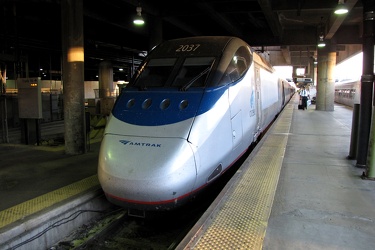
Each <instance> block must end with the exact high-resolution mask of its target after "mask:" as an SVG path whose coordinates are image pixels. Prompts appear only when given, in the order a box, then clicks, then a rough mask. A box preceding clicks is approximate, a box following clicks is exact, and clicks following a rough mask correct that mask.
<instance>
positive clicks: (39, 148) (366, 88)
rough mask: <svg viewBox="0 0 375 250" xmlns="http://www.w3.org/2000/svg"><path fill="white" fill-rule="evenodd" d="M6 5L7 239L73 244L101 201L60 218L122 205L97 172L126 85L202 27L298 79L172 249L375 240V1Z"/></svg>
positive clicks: (353, 244) (362, 245)
mask: <svg viewBox="0 0 375 250" xmlns="http://www.w3.org/2000/svg"><path fill="white" fill-rule="evenodd" d="M0 9H1V12H0V23H1V24H2V25H1V27H2V32H0V49H1V50H0V80H1V81H0V86H1V89H0V113H1V114H0V117H1V127H0V135H1V137H0V156H1V158H0V197H1V200H2V202H0V221H1V224H0V249H64V248H59V247H61V246H62V245H61V244H60V245H58V247H57V245H56V244H59V243H58V242H59V241H60V243H61V240H62V238H61V237H64V236H67V235H69V234H71V232H73V231H75V230H77V228H79V227H80V226H82V225H83V224H87V223H88V222H90V221H92V220H95V219H96V218H97V217H98V214H99V213H95V212H93V213H87V212H84V213H82V214H83V215H82V216H77V217H78V219H76V220H74V219H72V220H71V221H69V222H67V223H62V224H61V225H58V226H56V225H55V223H56V222H60V221H61V220H63V219H64V218H67V217H68V218H70V216H71V215H72V214H73V215H74V214H75V213H76V212H78V213H79V211H107V210H108V209H111V208H112V209H113V204H111V203H110V202H108V201H107V200H106V198H105V197H104V194H103V190H102V188H101V186H100V184H99V181H98V177H97V171H98V155H99V151H100V145H101V142H102V139H103V136H104V133H105V129H106V125H107V123H108V120H109V117H110V116H111V114H112V113H111V112H112V108H113V107H114V105H115V103H116V100H117V99H118V97H119V96H120V95H121V91H122V89H124V88H126V86H127V84H128V83H129V82H131V81H132V79H133V77H134V76H135V75H136V74H137V72H138V71H139V70H140V68H139V66H140V65H141V64H142V62H143V61H144V60H145V59H146V58H147V56H148V55H149V54H150V53H151V51H152V50H153V48H154V47H155V46H157V45H159V44H160V43H162V42H164V41H167V40H172V39H177V38H184V37H203V36H204V37H206V36H207V37H210V36H228V37H238V38H240V39H242V40H243V41H245V42H246V43H247V44H249V45H250V46H251V48H252V52H253V53H257V54H259V56H260V57H261V58H263V60H265V61H266V62H268V63H269V64H271V65H272V66H274V67H275V68H276V69H277V70H278V69H281V68H283V69H284V68H287V69H288V71H287V72H288V73H287V75H286V74H285V72H283V73H284V74H283V75H282V77H283V78H285V79H286V80H287V81H288V82H291V83H293V84H294V86H295V87H296V88H295V91H296V92H295V94H294V95H293V97H292V98H291V99H290V100H289V102H288V103H287V104H286V105H285V107H284V108H283V110H282V111H281V113H280V114H278V115H277V118H276V119H275V121H274V123H273V124H272V125H271V126H270V127H269V128H268V130H267V133H265V135H264V136H262V139H261V140H260V141H259V142H258V144H257V145H256V146H255V148H254V149H253V150H252V151H251V152H249V154H248V158H246V159H245V160H244V161H243V163H242V164H241V166H240V167H239V169H238V170H237V171H236V172H235V173H234V175H233V177H232V178H231V179H230V180H229V181H228V183H227V184H226V185H225V187H224V188H223V189H222V191H221V192H219V194H218V196H217V197H216V198H215V199H214V201H213V202H212V204H211V205H210V206H209V207H208V208H207V210H206V211H205V212H204V213H202V215H201V216H200V218H198V219H197V221H196V222H195V223H193V225H192V226H191V228H190V229H189V230H185V231H184V232H185V233H184V235H183V236H179V237H177V238H178V241H177V240H176V242H173V244H172V245H171V246H170V247H166V248H165V249H267V250H268V249H270V250H271V249H371V248H372V247H373V245H374V244H375V237H374V236H375V230H374V228H375V225H374V223H375V212H374V211H375V210H374V208H375V182H374V180H375V162H374V159H375V158H374V155H373V154H374V152H375V151H374V149H373V140H375V136H374V134H373V133H374V132H373V130H374V128H373V125H372V116H373V88H374V87H373V82H374V45H375V42H374V41H375V40H374V34H375V32H374V31H375V23H374V22H375V14H374V13H375V3H374V1H373V0H362V1H360V0H326V1H318V0H312V1H306V0H233V1H229V0H204V1H195V0H189V1H151V0H140V1H138V0H137V1H134V0H109V1H104V0H95V1H90V0H79V1H74V0H35V1H27V0H4V1H1V4H0ZM338 9H345V11H343V10H341V11H342V12H343V13H336V11H337V10H338ZM359 54H360V55H361V58H360V61H359V62H358V63H352V64H353V65H352V68H350V65H349V69H350V70H347V69H345V70H343V69H342V68H340V67H339V66H340V65H343V64H344V63H345V62H347V61H349V60H350V59H353V58H356V57H357V56H358V55H359ZM354 64H355V65H354ZM359 64H360V65H359ZM357 68H358V70H357ZM277 70H276V71H277ZM354 72H355V79H348V76H349V75H350V76H351V75H352V74H351V73H354ZM340 81H342V84H341V85H340V86H339V83H340ZM352 83H354V84H356V85H355V86H354V85H353V84H352ZM349 84H350V86H349ZM353 86H354V87H353ZM301 89H308V90H309V91H310V94H311V96H309V98H310V100H309V102H308V105H309V106H308V107H307V108H306V110H300V109H298V106H299V104H300V94H299V91H300V90H301ZM373 151H374V152H373ZM129 213H130V212H129ZM59 237H60V238H59ZM156 245H157V244H156ZM117 247H118V246H117ZM148 247H149V248H148V249H164V248H163V247H162V248H158V247H160V246H158V247H155V248H153V246H152V245H151V247H150V246H148ZM65 249H68V248H65ZM97 249H100V248H97ZM102 249H111V248H104V247H103V248H102ZM114 249H115V248H114ZM117 249H118V248H117ZM123 249H129V248H127V246H126V245H125V246H124V248H123ZM141 249H142V248H141Z"/></svg>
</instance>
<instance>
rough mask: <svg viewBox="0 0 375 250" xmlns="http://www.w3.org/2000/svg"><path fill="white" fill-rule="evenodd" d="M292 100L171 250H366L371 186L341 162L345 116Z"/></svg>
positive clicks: (340, 109)
mask: <svg viewBox="0 0 375 250" xmlns="http://www.w3.org/2000/svg"><path fill="white" fill-rule="evenodd" d="M297 105H298V96H295V97H293V99H292V100H291V102H290V103H289V104H288V105H287V106H286V108H285V109H284V111H283V112H282V114H281V115H280V116H279V118H278V119H277V121H276V122H275V124H274V125H273V126H272V127H271V128H270V130H269V132H268V133H267V135H266V136H265V137H264V138H263V139H262V141H261V143H260V144H259V145H258V146H259V147H257V148H256V149H255V150H254V152H253V153H251V154H250V156H249V158H248V160H246V161H245V163H244V164H243V166H241V168H240V169H239V171H238V173H237V174H236V175H235V176H234V178H232V180H231V181H230V182H229V183H228V184H227V186H226V187H225V189H224V190H223V191H222V192H221V194H220V195H219V197H218V198H217V199H216V200H215V202H214V203H213V204H212V206H211V207H210V208H209V209H208V210H207V212H206V213H205V215H204V216H203V217H202V218H201V219H200V220H199V221H198V222H197V224H196V225H195V226H194V227H193V229H192V230H191V231H190V232H189V234H188V235H187V236H186V237H185V239H184V240H183V241H182V242H181V243H180V245H179V246H178V247H177V249H267V250H268V249H269V250H271V249H272V250H274V249H288V250H290V249H364V250H365V249H366V250H367V249H373V248H374V245H375V237H374V236H375V182H374V181H370V180H363V179H361V175H362V172H363V171H364V170H363V169H358V168H356V167H355V163H356V162H355V161H353V160H347V159H346V157H347V156H348V153H349V146H350V135H351V120H352V109H351V108H347V107H345V106H342V105H335V111H333V112H327V111H317V110H315V105H311V106H309V107H308V109H307V110H298V109H297Z"/></svg>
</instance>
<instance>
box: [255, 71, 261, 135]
mask: <svg viewBox="0 0 375 250" xmlns="http://www.w3.org/2000/svg"><path fill="white" fill-rule="evenodd" d="M254 70H255V72H254V76H255V106H256V131H255V133H254V141H255V140H256V139H257V137H258V136H259V134H260V132H261V122H262V102H261V100H260V97H261V95H260V90H261V86H260V84H261V81H260V68H259V66H258V65H255V68H254Z"/></svg>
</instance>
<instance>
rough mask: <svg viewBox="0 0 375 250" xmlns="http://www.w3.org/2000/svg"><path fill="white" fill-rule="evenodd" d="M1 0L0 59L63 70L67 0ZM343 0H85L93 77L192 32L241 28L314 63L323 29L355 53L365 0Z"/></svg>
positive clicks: (285, 58)
mask: <svg viewBox="0 0 375 250" xmlns="http://www.w3.org/2000/svg"><path fill="white" fill-rule="evenodd" d="M0 3H1V4H0V11H1V13H0V18H1V19H0V20H1V21H0V23H1V30H2V31H1V32H0V49H1V51H0V63H2V64H3V65H4V64H6V65H7V70H8V71H9V73H8V75H11V74H12V71H17V68H22V69H23V68H24V67H23V65H24V64H25V63H26V62H28V70H29V71H30V74H31V75H32V74H40V72H38V70H39V68H44V69H48V71H49V72H54V73H53V74H47V76H46V77H47V78H48V77H51V75H54V76H53V77H55V75H56V74H57V75H58V74H59V73H58V72H60V70H61V63H60V62H61V47H62V46H61V40H62V39H61V38H62V35H63V34H61V33H62V32H61V1H60V0H0ZM337 3H338V0H324V1H323V0H201V1H198V0H186V1H184V0H181V1H162V0H159V1H155V0H139V1H135V0H83V9H84V11H83V12H84V40H85V80H96V79H95V75H96V74H97V71H98V65H99V63H100V61H101V60H110V61H112V63H113V65H114V72H115V74H116V70H117V69H118V68H120V67H121V68H124V69H125V72H126V74H130V65H131V64H132V63H135V64H138V63H139V62H140V61H141V60H142V59H143V56H144V55H145V54H146V53H147V51H149V50H150V48H151V47H152V46H153V45H156V44H154V43H157V42H156V41H158V40H168V39H174V38H179V37H187V36H200V35H208V36H211V35H223V36H224V35H225V36H237V37H240V38H242V39H243V40H245V41H246V42H247V43H249V45H251V46H252V47H254V48H255V49H256V50H259V51H262V52H266V53H268V54H271V55H272V54H274V53H277V55H278V57H280V56H281V57H282V60H280V59H278V60H277V61H274V63H273V62H272V60H271V63H273V64H274V65H292V66H306V64H307V63H308V61H309V60H310V59H311V58H316V52H317V42H318V40H319V35H320V34H321V33H323V34H324V39H325V40H326V42H327V43H332V44H335V45H338V46H337V48H338V51H346V52H345V53H346V54H347V55H348V56H349V54H348V53H350V52H348V51H350V49H348V48H349V47H351V46H358V45H359V46H360V45H361V44H362V26H363V8H362V1H358V0H346V1H345V4H346V5H347V7H348V8H349V13H348V14H344V15H343V16H337V15H335V14H334V13H333V12H334V9H335V7H336V6H337ZM137 7H141V8H142V17H143V18H144V19H145V22H146V24H145V25H144V26H142V27H138V26H135V25H134V24H133V22H132V20H133V18H134V16H135V15H136V8H137ZM154 34H161V36H160V37H159V38H157V36H155V35H154ZM151 37H152V38H153V39H150V38H151ZM155 37H156V40H155ZM145 52H146V53H145ZM271 59H272V58H271ZM15 61H18V62H21V64H15V63H14V62H15ZM22 69H21V71H22ZM18 71H19V70H18ZM21 74H23V73H22V72H21ZM122 78H123V77H122ZM114 80H116V78H114Z"/></svg>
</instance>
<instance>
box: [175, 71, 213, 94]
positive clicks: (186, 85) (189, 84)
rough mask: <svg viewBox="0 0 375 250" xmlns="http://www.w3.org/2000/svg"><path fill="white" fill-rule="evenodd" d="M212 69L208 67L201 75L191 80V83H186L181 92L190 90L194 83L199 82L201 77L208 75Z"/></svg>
mask: <svg viewBox="0 0 375 250" xmlns="http://www.w3.org/2000/svg"><path fill="white" fill-rule="evenodd" d="M210 68H211V66H210V67H207V68H206V69H205V70H203V71H202V72H201V73H199V75H197V76H196V77H194V78H193V79H191V80H190V82H188V83H186V84H185V85H184V86H182V87H181V88H180V91H186V90H188V89H189V88H190V87H191V85H193V83H194V82H195V81H196V80H198V79H199V78H200V77H201V76H203V75H204V74H207V72H208V71H210Z"/></svg>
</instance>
